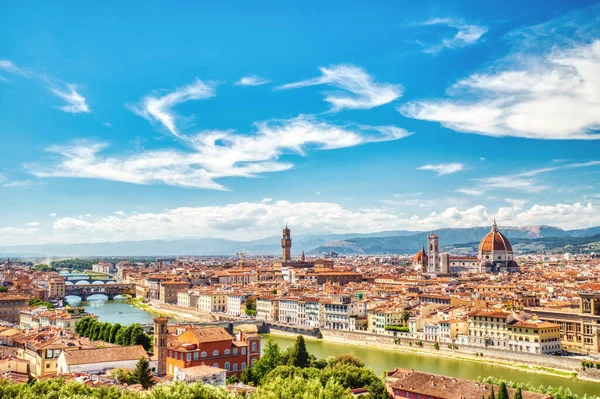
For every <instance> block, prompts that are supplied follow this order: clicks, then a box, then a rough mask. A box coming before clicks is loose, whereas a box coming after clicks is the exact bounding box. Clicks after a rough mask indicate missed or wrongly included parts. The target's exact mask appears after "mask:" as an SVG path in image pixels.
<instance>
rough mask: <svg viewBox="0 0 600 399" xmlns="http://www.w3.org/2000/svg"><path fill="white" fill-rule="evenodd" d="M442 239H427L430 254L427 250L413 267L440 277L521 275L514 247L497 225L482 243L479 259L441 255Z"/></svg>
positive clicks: (420, 253) (479, 249)
mask: <svg viewBox="0 0 600 399" xmlns="http://www.w3.org/2000/svg"><path fill="white" fill-rule="evenodd" d="M439 242H440V239H439V236H438V235H436V234H433V233H432V234H430V235H429V236H428V237H427V248H428V252H427V253H426V252H425V247H424V246H423V248H422V249H421V250H420V251H419V252H417V253H416V254H415V256H414V257H413V267H414V268H415V269H416V270H419V271H421V272H422V273H424V274H430V275H438V274H449V273H464V272H467V273H517V272H519V265H518V264H517V262H516V261H515V260H514V256H513V250H512V246H511V245H510V242H509V241H508V239H507V238H506V237H505V236H504V235H503V234H502V233H500V231H498V226H497V225H496V221H495V220H494V223H493V224H492V228H491V230H490V232H489V233H487V234H486V235H485V236H484V237H483V238H482V239H481V241H480V243H479V246H478V248H477V256H476V257H470V256H456V255H451V254H449V253H440V247H439V245H440V244H439Z"/></svg>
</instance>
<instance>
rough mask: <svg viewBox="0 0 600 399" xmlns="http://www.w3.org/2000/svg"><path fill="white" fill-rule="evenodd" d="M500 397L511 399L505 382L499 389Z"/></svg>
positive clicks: (499, 398)
mask: <svg viewBox="0 0 600 399" xmlns="http://www.w3.org/2000/svg"><path fill="white" fill-rule="evenodd" d="M498 399H510V398H509V397H508V389H507V388H506V384H505V383H504V382H503V383H501V384H500V388H499V389H498Z"/></svg>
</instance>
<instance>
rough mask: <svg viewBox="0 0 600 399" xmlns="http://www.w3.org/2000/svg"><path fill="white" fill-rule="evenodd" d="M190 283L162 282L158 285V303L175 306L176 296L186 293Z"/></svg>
mask: <svg viewBox="0 0 600 399" xmlns="http://www.w3.org/2000/svg"><path fill="white" fill-rule="evenodd" d="M189 288H190V283H188V282H187V281H163V282H162V283H160V296H159V298H160V301H161V302H163V303H168V304H171V305H176V304H177V294H178V293H179V292H181V291H187V290H188V289H189Z"/></svg>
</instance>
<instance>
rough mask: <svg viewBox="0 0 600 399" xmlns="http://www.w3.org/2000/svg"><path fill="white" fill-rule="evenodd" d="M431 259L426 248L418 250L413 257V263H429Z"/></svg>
mask: <svg viewBox="0 0 600 399" xmlns="http://www.w3.org/2000/svg"><path fill="white" fill-rule="evenodd" d="M428 261H429V257H428V256H427V254H426V253H425V249H422V250H420V251H419V252H417V253H416V254H415V256H414V257H413V263H414V264H417V263H418V264H422V263H425V264H426V263H427V262H428Z"/></svg>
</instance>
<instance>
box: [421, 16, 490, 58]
mask: <svg viewBox="0 0 600 399" xmlns="http://www.w3.org/2000/svg"><path fill="white" fill-rule="evenodd" d="M422 25H432V26H433V25H444V26H447V27H449V28H453V29H456V31H457V32H456V34H455V35H454V36H451V37H445V38H443V39H442V41H441V42H440V43H436V44H434V45H431V46H427V47H426V48H425V49H424V50H423V51H424V52H426V53H430V54H435V53H438V52H440V51H441V50H443V49H453V48H460V47H466V46H470V45H472V44H475V43H476V42H477V41H478V40H479V39H480V38H481V36H483V35H484V34H485V33H486V32H487V30H488V29H487V27H485V26H479V25H470V24H467V23H465V22H464V21H462V20H460V19H453V18H434V19H430V20H428V21H425V22H423V23H422Z"/></svg>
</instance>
